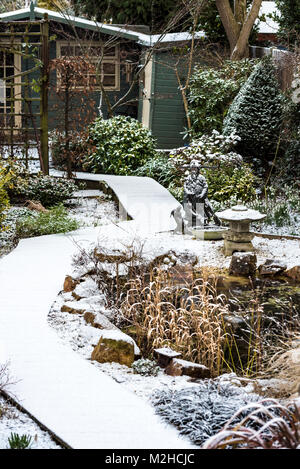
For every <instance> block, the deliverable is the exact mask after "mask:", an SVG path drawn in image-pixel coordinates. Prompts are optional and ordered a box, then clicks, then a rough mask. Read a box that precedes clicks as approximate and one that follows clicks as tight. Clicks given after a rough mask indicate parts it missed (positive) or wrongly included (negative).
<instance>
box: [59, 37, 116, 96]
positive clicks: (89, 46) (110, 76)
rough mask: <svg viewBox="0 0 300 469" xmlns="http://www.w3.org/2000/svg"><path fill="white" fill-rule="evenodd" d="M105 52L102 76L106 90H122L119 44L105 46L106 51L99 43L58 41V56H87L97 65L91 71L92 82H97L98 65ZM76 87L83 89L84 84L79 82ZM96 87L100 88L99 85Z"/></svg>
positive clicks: (90, 79) (89, 75)
mask: <svg viewBox="0 0 300 469" xmlns="http://www.w3.org/2000/svg"><path fill="white" fill-rule="evenodd" d="M102 52H103V58H102V61H101V65H100V66H101V78H102V83H103V86H104V88H105V89H106V90H115V91H118V90H120V59H119V46H118V45H115V46H108V47H106V48H104V51H103V49H102V47H101V46H99V43H96V44H94V43H86V44H85V43H83V44H82V45H78V43H76V44H75V43H74V44H72V43H70V42H62V41H60V42H58V43H57V58H61V57H84V58H87V57H88V60H89V62H90V63H91V64H92V65H93V64H94V66H95V72H94V73H93V71H92V72H91V71H89V73H88V79H89V82H90V84H92V85H95V84H96V67H97V64H98V62H99V60H101V56H102ZM58 86H59V77H58ZM76 89H78V91H80V90H81V89H83V86H81V85H80V83H78V85H76ZM96 89H99V87H98V88H97V87H96Z"/></svg>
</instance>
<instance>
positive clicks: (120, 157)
mask: <svg viewBox="0 0 300 469" xmlns="http://www.w3.org/2000/svg"><path fill="white" fill-rule="evenodd" d="M154 142H155V141H154V138H153V137H152V136H151V134H150V132H149V131H148V129H146V128H145V127H143V126H142V124H141V123H140V122H138V121H137V120H136V119H133V118H131V117H126V116H116V117H112V118H111V119H103V118H102V117H99V118H97V119H96V120H95V121H94V122H93V124H91V126H90V127H89V143H90V144H91V145H92V147H93V149H92V151H91V152H90V153H89V154H88V155H87V156H86V157H85V158H84V162H83V167H84V169H85V170H87V171H92V172H94V173H104V174H118V175H125V176H126V175H129V174H132V172H133V171H134V170H136V169H137V168H138V167H139V166H142V165H143V164H144V163H145V162H146V160H147V159H148V158H151V157H154V156H155V150H154Z"/></svg>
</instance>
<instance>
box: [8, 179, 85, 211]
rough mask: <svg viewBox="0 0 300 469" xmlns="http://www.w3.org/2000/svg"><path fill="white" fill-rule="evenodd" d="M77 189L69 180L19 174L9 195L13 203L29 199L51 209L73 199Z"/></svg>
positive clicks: (9, 190)
mask: <svg viewBox="0 0 300 469" xmlns="http://www.w3.org/2000/svg"><path fill="white" fill-rule="evenodd" d="M76 189H77V188H76V185H75V183H74V182H73V181H71V180H69V179H64V178H55V177H52V176H44V175H42V174H38V175H30V174H28V173H26V172H24V173H19V174H17V177H16V178H15V180H14V184H13V186H12V187H10V188H9V189H8V194H9V197H10V199H11V200H13V201H14V200H23V201H24V200H28V199H29V200H35V201H39V202H41V204H42V205H44V206H45V207H51V206H54V205H57V204H59V203H60V202H64V201H65V200H67V199H69V198H70V197H72V195H73V194H74V192H75V191H76Z"/></svg>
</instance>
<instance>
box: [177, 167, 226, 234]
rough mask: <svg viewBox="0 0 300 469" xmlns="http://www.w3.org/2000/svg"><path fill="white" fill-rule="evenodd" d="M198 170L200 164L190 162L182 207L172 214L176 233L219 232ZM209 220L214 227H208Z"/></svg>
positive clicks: (217, 222) (203, 181)
mask: <svg viewBox="0 0 300 469" xmlns="http://www.w3.org/2000/svg"><path fill="white" fill-rule="evenodd" d="M200 169H201V165H200V162H199V161H197V160H192V161H191V163H190V167H189V173H188V175H187V177H186V180H185V182H184V194H183V205H182V207H181V206H180V207H178V208H177V209H176V210H175V211H174V212H173V216H174V218H175V221H176V224H177V228H176V232H177V233H182V232H184V233H186V234H194V235H196V234H197V233H196V232H201V233H202V235H204V232H205V231H207V232H209V231H211V229H212V228H217V227H218V230H217V231H220V230H221V228H220V225H221V222H220V220H219V218H218V217H217V216H216V215H215V213H214V210H213V208H212V205H211V203H210V202H209V200H208V198H207V193H208V184H207V181H206V179H205V177H204V176H203V175H202V174H201V173H200ZM211 219H213V220H214V223H215V225H214V226H209V223H210V221H211ZM203 237H204V238H205V236H203Z"/></svg>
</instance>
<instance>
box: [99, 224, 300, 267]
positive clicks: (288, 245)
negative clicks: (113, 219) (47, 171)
mask: <svg viewBox="0 0 300 469" xmlns="http://www.w3.org/2000/svg"><path fill="white" fill-rule="evenodd" d="M130 223H132V222H129V223H128V225H126V226H125V225H124V224H123V225H122V229H120V230H119V231H118V233H117V234H118V237H117V238H116V231H115V229H114V230H112V231H110V229H109V228H108V230H105V232H104V231H103V233H102V235H101V236H99V240H98V244H99V246H102V247H103V246H104V247H105V248H106V249H110V250H116V249H119V250H121V251H124V250H125V251H126V249H128V246H130V247H132V246H134V247H135V249H136V250H137V251H140V250H141V251H142V256H143V257H144V258H145V260H151V259H154V258H155V257H157V256H160V255H162V254H165V253H167V252H168V251H170V250H172V251H174V252H175V253H177V254H185V253H189V254H194V255H196V256H197V257H198V264H199V266H210V267H219V268H228V267H229V264H230V261H231V257H230V256H228V257H225V256H224V253H223V246H224V241H223V240H220V241H203V240H200V239H197V240H196V239H193V238H192V237H191V236H188V235H184V236H183V235H177V234H173V233H159V234H149V233H148V234H147V235H146V236H143V234H139V233H138V232H137V233H134V232H131V229H130ZM252 243H253V246H254V248H255V253H256V255H257V262H258V265H259V264H262V263H264V261H265V260H266V259H270V258H271V259H282V260H283V261H285V262H286V264H287V267H288V268H291V267H293V266H295V265H300V240H298V239H295V240H290V239H289V240H288V239H267V238H261V237H258V236H256V237H255V238H254V239H253V241H252Z"/></svg>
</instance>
